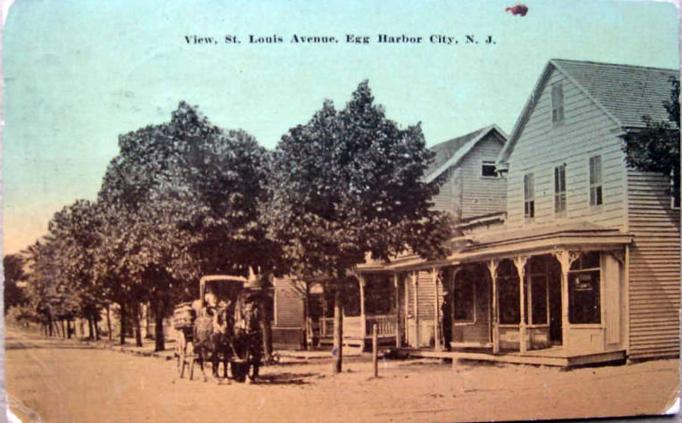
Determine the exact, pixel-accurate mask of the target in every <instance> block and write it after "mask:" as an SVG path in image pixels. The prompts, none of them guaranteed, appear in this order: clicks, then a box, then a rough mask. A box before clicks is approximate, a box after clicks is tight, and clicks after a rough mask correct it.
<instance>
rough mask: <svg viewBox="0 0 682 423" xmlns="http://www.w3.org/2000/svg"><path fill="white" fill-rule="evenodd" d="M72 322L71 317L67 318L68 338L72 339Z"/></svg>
mask: <svg viewBox="0 0 682 423" xmlns="http://www.w3.org/2000/svg"><path fill="white" fill-rule="evenodd" d="M71 323H72V322H71V319H66V338H67V339H71V333H72V329H71V326H72V324H71Z"/></svg>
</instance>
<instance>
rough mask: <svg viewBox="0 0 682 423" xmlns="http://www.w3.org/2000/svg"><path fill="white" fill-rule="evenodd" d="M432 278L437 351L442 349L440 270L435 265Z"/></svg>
mask: <svg viewBox="0 0 682 423" xmlns="http://www.w3.org/2000/svg"><path fill="white" fill-rule="evenodd" d="M431 279H432V280H433V287H434V288H433V289H434V291H435V301H434V305H433V307H434V310H433V311H434V313H433V316H434V318H433V337H434V342H433V345H434V349H435V350H436V351H442V350H443V349H442V347H441V342H440V330H439V327H440V307H439V306H438V296H439V294H438V270H437V269H436V268H435V267H433V268H431Z"/></svg>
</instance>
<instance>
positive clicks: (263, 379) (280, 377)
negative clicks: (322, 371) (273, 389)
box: [258, 372, 317, 385]
mask: <svg viewBox="0 0 682 423" xmlns="http://www.w3.org/2000/svg"><path fill="white" fill-rule="evenodd" d="M316 375H317V373H290V372H285V373H277V374H272V375H261V376H259V377H258V381H259V383H262V384H268V385H309V384H310V382H309V381H307V380H306V379H307V378H310V377H313V376H316Z"/></svg>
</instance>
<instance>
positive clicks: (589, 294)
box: [568, 252, 601, 324]
mask: <svg viewBox="0 0 682 423" xmlns="http://www.w3.org/2000/svg"><path fill="white" fill-rule="evenodd" d="M600 278H601V271H600V266H599V253H596V252H595V253H587V254H583V255H582V256H581V257H580V258H579V259H578V260H576V261H575V262H574V263H573V265H572V266H571V270H570V271H569V272H568V296H569V297H568V298H569V321H570V322H571V323H576V324H581V323H582V324H585V323H601V306H600V292H599V285H600Z"/></svg>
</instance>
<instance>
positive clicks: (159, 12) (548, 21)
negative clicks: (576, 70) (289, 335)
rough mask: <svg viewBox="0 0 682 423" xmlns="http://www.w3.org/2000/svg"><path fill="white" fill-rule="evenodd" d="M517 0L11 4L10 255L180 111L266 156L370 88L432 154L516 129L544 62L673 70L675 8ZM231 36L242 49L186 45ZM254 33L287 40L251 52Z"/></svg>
mask: <svg viewBox="0 0 682 423" xmlns="http://www.w3.org/2000/svg"><path fill="white" fill-rule="evenodd" d="M525 4H526V5H528V7H529V12H528V15H527V16H525V17H518V16H512V15H510V14H508V13H505V12H504V9H505V7H507V6H511V5H513V1H495V0H494V1H486V2H481V1H466V0H456V1H455V0H441V1H419V2H417V1H386V0H384V1H371V0H370V1H355V0H345V1H326V2H319V1H259V2H257V4H256V2H254V1H241V0H238V1H229V2H225V1H194V2H188V1H169V0H165V1H144V2H140V1H126V0H118V1H115V2H112V1H104V0H102V1H94V0H93V1H83V0H78V1H74V0H17V1H16V2H15V4H14V5H13V6H12V7H11V9H10V13H9V16H8V18H7V21H6V32H5V35H4V41H5V45H4V52H3V54H4V57H3V59H4V67H5V98H4V104H5V107H6V108H5V121H6V127H5V134H4V140H3V144H4V153H3V166H4V172H3V178H4V181H3V182H4V236H5V239H4V251H5V253H13V252H16V251H18V250H20V249H22V248H24V247H25V246H26V245H28V244H30V243H31V242H33V241H34V240H35V239H36V238H38V237H39V236H40V235H42V234H44V233H45V232H46V229H47V222H48V221H49V219H50V217H51V216H52V214H53V213H54V212H55V211H57V210H59V209H60V208H61V207H63V206H65V205H67V204H70V203H71V202H73V201H74V200H75V199H77V198H89V199H93V198H94V197H95V195H96V193H97V190H98V189H99V185H100V181H101V178H102V176H103V174H104V170H105V167H106V165H107V163H108V161H109V160H110V159H111V158H112V157H113V156H114V155H115V154H116V153H117V137H118V135H119V134H122V133H125V132H128V131H131V130H134V129H137V128H139V127H141V126H144V125H147V124H150V123H160V122H164V121H167V120H168V119H169V116H170V113H171V111H172V110H174V108H175V107H176V106H177V103H178V102H179V101H180V100H186V101H188V102H190V103H191V104H196V105H198V106H199V107H200V109H201V111H202V112H203V113H204V114H206V115H207V116H208V117H209V119H210V120H211V121H212V122H214V123H216V124H217V125H220V126H222V127H225V128H242V129H245V130H246V131H248V132H250V133H251V134H253V135H254V136H256V138H257V139H258V141H259V142H260V143H261V144H263V145H264V146H266V147H268V148H273V147H274V146H275V145H276V143H277V141H278V140H279V138H280V136H281V135H282V134H283V133H285V132H286V131H287V130H288V129H289V128H290V127H292V126H294V125H296V124H299V123H303V122H305V121H307V120H308V118H309V117H310V116H311V115H312V113H313V112H314V111H315V110H317V109H318V108H319V107H320V105H321V104H322V101H323V100H324V99H325V98H330V99H332V100H334V102H335V103H336V104H337V105H338V106H342V105H343V104H344V103H345V101H347V99H348V98H349V96H350V93H351V92H352V91H353V89H354V88H355V87H356V86H357V84H358V83H359V82H360V81H362V80H364V79H369V81H370V86H371V88H372V89H373V91H374V95H375V97H376V100H377V101H378V102H379V103H381V104H383V105H384V106H385V108H386V111H387V114H388V116H389V117H390V118H392V119H394V120H396V121H398V122H399V123H400V124H403V125H408V124H413V123H416V122H422V127H423V130H424V134H425V136H426V139H427V143H428V144H429V145H432V144H435V143H438V142H441V141H444V140H446V139H448V138H451V137H454V136H457V135H461V134H463V133H466V132H469V131H471V130H474V129H476V128H478V127H481V126H484V125H488V124H491V123H497V124H498V125H499V126H500V127H501V128H502V129H504V130H505V131H507V132H509V131H511V128H512V127H513V125H514V122H515V121H516V119H517V117H518V115H519V113H520V111H521V108H522V106H523V104H524V103H525V101H526V99H527V97H528V95H529V93H530V91H531V89H532V87H533V85H534V84H535V81H536V79H537V78H538V76H539V74H540V72H541V70H542V68H543V66H544V65H545V63H546V62H547V60H548V59H550V58H554V57H558V58H567V59H582V60H595V61H604V62H614V63H629V64H638V65H646V66H656V67H667V68H678V67H679V56H678V44H677V34H678V26H677V25H678V23H677V22H678V21H677V19H678V17H677V10H676V8H675V7H674V6H673V5H671V4H665V3H655V2H630V1H602V0H596V1H595V0H589V1H579V0H578V1H575V0H574V1H565V0H556V1H552V0H542V1H538V0H528V1H527V2H525ZM380 33H385V34H394V35H400V34H410V35H420V36H423V37H426V38H428V36H429V35H431V34H443V35H451V36H455V37H457V38H459V39H460V40H461V39H462V38H463V36H464V35H466V34H475V35H476V37H484V36H487V35H492V36H493V38H494V39H495V40H496V44H495V45H492V46H491V45H483V44H479V45H476V46H463V45H458V46H444V45H432V44H430V43H428V40H426V42H425V43H423V44H421V45H385V44H376V43H373V44H369V45H349V44H345V43H344V42H343V41H342V42H341V43H339V44H334V45H292V44H289V43H288V42H287V41H288V39H289V38H290V37H291V35H292V34H302V35H333V36H336V37H337V38H339V39H343V38H344V37H345V34H357V35H368V36H371V37H372V38H373V39H375V38H376V35H377V34H380ZM228 34H236V35H237V36H239V37H240V38H241V39H242V40H243V41H244V42H243V43H242V44H240V45H236V46H235V45H224V44H220V45H200V46H196V45H187V44H186V42H185V41H184V36H185V35H199V36H214V37H217V38H220V39H222V38H223V37H224V36H225V35H228ZM249 34H254V35H262V36H268V35H273V34H279V35H281V36H282V37H283V38H284V39H285V43H283V44H278V45H251V44H248V43H247V42H246V39H247V38H248V35H249Z"/></svg>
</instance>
